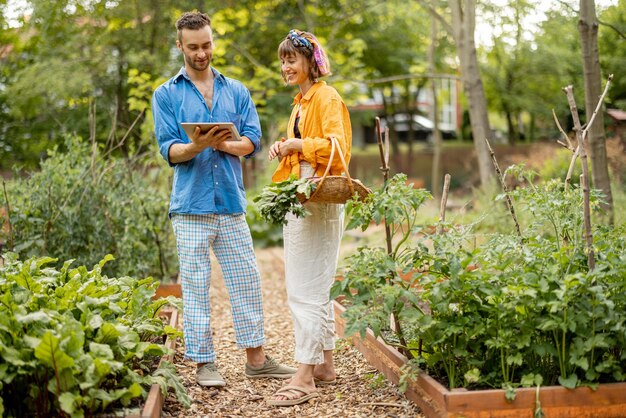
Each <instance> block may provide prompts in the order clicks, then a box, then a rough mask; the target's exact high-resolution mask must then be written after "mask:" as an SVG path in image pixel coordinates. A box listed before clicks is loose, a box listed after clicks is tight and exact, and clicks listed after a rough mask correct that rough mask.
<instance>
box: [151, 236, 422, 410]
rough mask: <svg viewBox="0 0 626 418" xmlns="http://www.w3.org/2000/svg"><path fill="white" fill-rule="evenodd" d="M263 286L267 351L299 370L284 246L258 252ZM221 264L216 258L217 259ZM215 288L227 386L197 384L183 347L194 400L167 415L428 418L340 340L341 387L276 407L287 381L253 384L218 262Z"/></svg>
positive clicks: (172, 403)
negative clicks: (246, 371) (272, 400)
mask: <svg viewBox="0 0 626 418" xmlns="http://www.w3.org/2000/svg"><path fill="white" fill-rule="evenodd" d="M257 258H258V264H259V268H260V270H261V276H262V283H263V306H264V311H265V333H266V339H267V343H266V345H265V349H266V352H267V353H268V354H269V355H271V356H272V357H274V358H276V359H277V360H278V361H280V362H282V363H284V364H288V365H292V366H295V363H294V361H293V354H294V353H293V350H294V336H293V324H292V321H291V314H290V312H289V308H288V306H287V295H286V292H285V285H284V268H283V254H282V248H270V249H259V250H257ZM214 261H215V260H214ZM213 266H214V275H213V279H212V285H211V303H212V308H213V321H212V323H213V332H214V340H215V344H216V352H217V356H218V361H217V365H218V367H219V370H220V372H221V373H222V375H223V376H224V377H225V379H226V381H227V385H226V387H224V388H221V389H215V388H203V387H200V386H198V385H196V384H195V380H194V378H195V367H196V366H195V363H193V362H190V361H187V360H185V359H184V358H183V347H182V344H179V345H178V348H177V353H176V356H175V363H176V366H177V368H178V372H179V373H180V375H181V376H182V378H183V381H184V384H185V386H186V388H187V390H188V392H189V394H190V396H191V397H192V398H193V405H192V407H191V408H190V409H184V408H183V407H182V406H181V405H180V404H179V403H178V402H177V401H176V400H175V399H174V398H173V396H171V395H170V396H169V397H168V398H167V399H166V401H165V405H164V406H163V413H162V416H163V417H166V418H167V417H194V418H195V417H256V418H264V417H268V418H269V417H272V418H276V417H372V416H376V417H423V416H424V415H422V414H421V413H420V410H419V408H418V407H417V406H416V405H415V404H414V403H412V402H411V401H409V400H407V399H406V398H405V397H404V396H403V395H402V394H401V393H400V392H399V391H398V389H397V388H396V387H395V386H394V385H393V384H392V383H390V382H388V381H387V380H386V379H385V377H384V376H382V375H381V374H379V373H378V372H377V371H376V370H375V369H373V368H372V366H370V365H369V364H368V363H367V361H366V360H365V358H364V357H363V356H362V355H361V353H359V352H358V351H357V350H356V349H354V348H353V347H352V346H351V345H350V344H349V343H348V342H347V341H345V340H342V339H339V340H338V341H337V348H336V352H335V362H336V368H337V374H338V379H337V384H335V385H331V386H322V387H320V388H319V390H320V395H321V396H320V397H318V398H317V399H313V400H311V401H309V402H307V403H305V404H302V405H298V406H294V407H281V408H277V407H272V406H270V405H268V404H267V403H266V399H267V398H268V397H270V396H271V395H272V394H273V393H274V392H275V391H276V390H277V389H279V388H280V387H281V385H282V384H283V382H282V381H281V380H274V379H259V380H249V379H247V378H246V377H245V375H244V364H245V352H244V351H243V350H240V349H238V348H237V347H236V344H235V337H234V331H233V325H232V316H231V314H230V304H229V302H228V294H227V292H226V289H225V287H224V282H223V280H222V277H221V272H220V271H219V267H218V266H217V263H214V264H213Z"/></svg>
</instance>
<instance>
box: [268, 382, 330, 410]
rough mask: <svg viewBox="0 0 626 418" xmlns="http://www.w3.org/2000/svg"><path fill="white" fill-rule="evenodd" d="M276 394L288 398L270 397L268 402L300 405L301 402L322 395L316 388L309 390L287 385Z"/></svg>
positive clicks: (277, 404)
mask: <svg viewBox="0 0 626 418" xmlns="http://www.w3.org/2000/svg"><path fill="white" fill-rule="evenodd" d="M298 395H301V396H298ZM274 396H284V397H286V398H288V399H268V401H267V403H268V404H270V405H272V406H294V405H300V404H301V403H304V402H306V401H308V400H309V399H313V398H317V397H318V396H320V395H319V393H317V390H315V389H313V390H308V389H306V388H303V387H301V386H294V385H287V386H283V387H282V388H280V389H278V390H277V391H276V393H275V394H274ZM293 396H297V397H293Z"/></svg>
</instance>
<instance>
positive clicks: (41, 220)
mask: <svg viewBox="0 0 626 418" xmlns="http://www.w3.org/2000/svg"><path fill="white" fill-rule="evenodd" d="M66 147H67V151H66V152H61V151H60V150H59V149H56V148H55V149H53V150H50V151H49V157H48V158H47V159H46V160H45V161H43V162H42V164H41V171H39V172H36V173H33V174H32V175H30V176H29V177H27V178H20V177H17V176H16V177H15V178H14V179H13V180H11V181H9V182H7V197H8V199H7V200H8V204H9V207H10V213H9V214H8V215H9V220H10V223H11V226H12V233H13V242H14V248H9V249H10V250H12V251H14V252H16V253H18V254H20V256H21V257H22V258H25V257H30V256H38V255H41V254H46V255H50V256H52V257H57V258H60V259H70V258H73V259H76V260H77V262H78V263H81V264H86V265H93V264H95V263H97V262H98V260H100V259H101V258H102V257H103V256H104V255H106V254H113V255H115V257H116V258H117V260H118V262H117V263H116V264H115V266H106V267H105V268H106V269H107V273H108V274H114V275H126V274H128V275H154V276H158V277H160V278H163V279H167V278H169V277H170V276H173V275H174V272H175V271H176V253H175V245H174V243H173V242H174V238H173V234H172V230H171V227H170V224H169V220H168V218H167V216H166V214H167V211H168V202H169V197H168V191H167V187H166V185H165V184H161V185H159V182H158V170H157V169H155V168H154V167H152V166H141V165H140V164H138V163H137V162H136V161H129V160H125V159H121V158H116V157H113V156H111V155H109V154H108V153H106V152H105V151H103V150H102V149H101V148H100V147H98V146H96V145H94V144H89V143H88V142H86V141H84V140H82V139H80V138H68V140H67V143H66ZM138 158H140V157H138ZM2 200H3V203H6V202H4V201H5V199H4V194H3V195H2ZM2 206H5V205H4V204H3V205H2ZM6 232H8V231H5V232H4V233H3V231H2V230H0V238H2V235H3V234H6ZM4 238H5V239H4V241H5V242H9V237H6V236H5V237H4Z"/></svg>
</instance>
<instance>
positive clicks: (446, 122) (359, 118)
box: [349, 76, 462, 147]
mask: <svg viewBox="0 0 626 418" xmlns="http://www.w3.org/2000/svg"><path fill="white" fill-rule="evenodd" d="M435 82H436V87H437V106H438V108H439V129H440V130H441V132H442V135H443V138H444V139H454V138H456V137H457V136H458V132H460V130H461V123H462V111H461V104H460V100H459V97H460V91H461V90H460V89H461V85H460V82H459V80H458V79H457V78H456V77H455V76H450V77H443V78H437V79H435ZM383 91H386V92H387V93H389V92H391V93H390V94H389V96H390V97H383ZM372 92H373V94H372V97H370V98H368V99H366V100H361V101H359V102H357V103H356V104H355V105H353V106H350V107H349V110H350V117H351V122H352V144H353V146H355V147H361V146H364V145H366V144H371V143H376V130H375V118H376V117H377V116H378V117H379V118H380V120H381V128H382V129H384V128H385V126H389V135H390V136H395V138H396V139H398V140H399V141H406V140H407V138H408V137H409V128H410V127H409V123H408V122H409V113H410V112H408V111H407V106H406V105H404V104H403V103H402V101H403V99H402V98H401V96H400V94H399V93H398V92H397V91H396V89H395V88H394V87H393V86H392V87H389V85H387V88H386V89H385V88H382V87H381V88H378V86H376V87H374V88H372ZM412 94H414V97H415V101H414V102H413V103H412V109H411V112H412V113H413V115H412V121H413V122H412V128H413V138H414V139H415V140H417V141H424V142H431V141H432V135H433V134H432V130H433V126H434V123H433V122H432V120H431V118H430V112H431V108H432V105H433V98H432V92H431V89H430V87H429V83H426V87H421V88H415V89H414V91H412Z"/></svg>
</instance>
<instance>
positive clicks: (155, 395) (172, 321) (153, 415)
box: [126, 308, 178, 418]
mask: <svg viewBox="0 0 626 418" xmlns="http://www.w3.org/2000/svg"><path fill="white" fill-rule="evenodd" d="M159 314H160V315H163V316H169V325H170V326H172V327H174V328H176V326H177V325H178V310H177V309H168V308H165V309H163V310H161V312H160V313H159ZM165 347H167V348H168V349H170V350H172V352H171V354H166V355H165V356H163V357H161V361H159V367H160V366H161V363H162V362H164V361H170V362H171V361H173V359H174V353H175V351H176V339H175V338H169V337H168V338H167V339H166V340H165ZM164 402H165V398H163V394H162V393H161V386H159V384H158V383H155V384H153V385H152V386H151V387H150V392H148V397H147V398H146V403H145V405H144V407H143V409H142V410H141V415H134V416H130V417H126V418H160V417H161V411H162V409H163V403H164Z"/></svg>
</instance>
